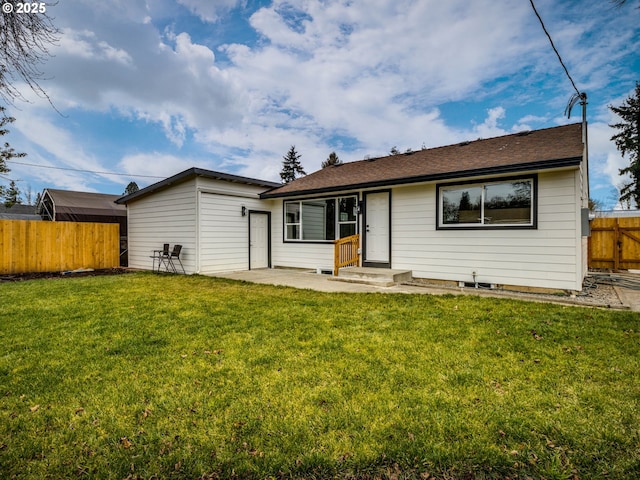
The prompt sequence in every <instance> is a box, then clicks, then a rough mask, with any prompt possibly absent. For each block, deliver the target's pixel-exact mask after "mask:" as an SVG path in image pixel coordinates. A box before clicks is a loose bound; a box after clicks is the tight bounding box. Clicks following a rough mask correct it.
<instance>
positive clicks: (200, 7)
mask: <svg viewBox="0 0 640 480" xmlns="http://www.w3.org/2000/svg"><path fill="white" fill-rule="evenodd" d="M177 1H178V3H179V4H181V5H184V6H185V7H187V8H188V9H189V10H190V11H191V12H193V13H194V14H195V15H197V16H198V17H200V18H201V19H202V20H204V21H205V22H215V21H217V20H218V19H219V18H220V15H224V14H225V13H227V12H229V11H230V10H233V9H234V8H236V7H238V6H242V5H244V4H245V3H246V0H215V1H204V2H203V1H202V0H177Z"/></svg>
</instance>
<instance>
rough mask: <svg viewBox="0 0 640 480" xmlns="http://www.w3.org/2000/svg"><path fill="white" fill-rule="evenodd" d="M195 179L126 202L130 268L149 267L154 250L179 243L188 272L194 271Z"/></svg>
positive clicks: (181, 256)
mask: <svg viewBox="0 0 640 480" xmlns="http://www.w3.org/2000/svg"><path fill="white" fill-rule="evenodd" d="M194 191H195V181H194V180H190V181H186V182H183V183H180V184H178V185H176V186H174V187H172V188H169V189H166V190H161V191H159V192H156V193H154V194H153V195H149V196H147V197H143V198H141V199H139V200H137V201H133V202H130V203H129V204H128V205H127V215H128V222H129V226H128V248H129V267H131V268H140V269H145V270H151V267H152V259H151V258H150V256H151V255H152V254H153V250H160V249H162V245H163V244H164V243H169V244H170V245H171V248H173V245H175V244H180V245H182V253H181V255H180V259H181V260H182V263H183V265H184V268H185V271H186V272H187V273H193V272H194V271H195V259H196V255H195V248H196V241H195V239H196V236H195V232H196V198H195V195H194Z"/></svg>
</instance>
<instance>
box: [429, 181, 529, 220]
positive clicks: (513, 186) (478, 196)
mask: <svg viewBox="0 0 640 480" xmlns="http://www.w3.org/2000/svg"><path fill="white" fill-rule="evenodd" d="M535 186H536V183H535V178H517V179H508V180H495V181H488V182H483V183H469V184H464V185H439V186H438V212H439V214H438V228H460V227H469V228H477V227H487V228H499V227H505V228H507V227H523V228H535V226H536V222H535V201H536V199H535V190H536V189H535Z"/></svg>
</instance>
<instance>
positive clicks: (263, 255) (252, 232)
mask: <svg viewBox="0 0 640 480" xmlns="http://www.w3.org/2000/svg"><path fill="white" fill-rule="evenodd" d="M256 268H269V215H268V214H266V213H258V212H250V213H249V270H254V269H256Z"/></svg>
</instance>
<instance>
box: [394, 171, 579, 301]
mask: <svg viewBox="0 0 640 480" xmlns="http://www.w3.org/2000/svg"><path fill="white" fill-rule="evenodd" d="M576 175H579V172H578V171H577V170H567V171H559V172H554V173H541V174H539V176H538V200H537V201H538V228H537V229H535V230H436V214H435V212H436V209H435V205H436V187H435V185H432V184H430V185H421V186H409V187H399V188H396V189H394V190H393V203H392V215H391V218H392V230H393V242H392V267H393V268H399V269H410V270H412V271H413V275H414V277H421V278H430V279H441V280H452V281H463V282H472V281H473V279H474V278H473V272H476V280H477V281H478V282H480V283H490V284H499V285H519V286H538V287H548V288H558V289H567V290H580V289H581V288H582V285H581V283H582V276H581V272H580V271H578V270H579V268H580V266H579V265H580V262H579V261H578V260H579V259H580V252H579V251H578V250H579V248H578V245H579V243H580V242H579V241H577V237H579V236H580V231H579V228H580V224H579V211H578V212H576V211H577V210H579V205H577V204H576V188H577V186H578V182H577V181H576Z"/></svg>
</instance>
